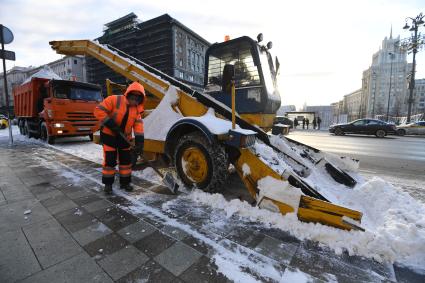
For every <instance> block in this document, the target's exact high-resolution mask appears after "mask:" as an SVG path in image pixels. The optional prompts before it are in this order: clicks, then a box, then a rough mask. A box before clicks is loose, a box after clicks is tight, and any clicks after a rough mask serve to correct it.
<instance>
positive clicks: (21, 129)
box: [18, 122, 25, 135]
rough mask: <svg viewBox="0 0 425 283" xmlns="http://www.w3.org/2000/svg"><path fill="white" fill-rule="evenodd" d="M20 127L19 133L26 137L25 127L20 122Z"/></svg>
mask: <svg viewBox="0 0 425 283" xmlns="http://www.w3.org/2000/svg"><path fill="white" fill-rule="evenodd" d="M18 127H19V133H20V134H21V135H25V130H24V126H23V125H22V122H18Z"/></svg>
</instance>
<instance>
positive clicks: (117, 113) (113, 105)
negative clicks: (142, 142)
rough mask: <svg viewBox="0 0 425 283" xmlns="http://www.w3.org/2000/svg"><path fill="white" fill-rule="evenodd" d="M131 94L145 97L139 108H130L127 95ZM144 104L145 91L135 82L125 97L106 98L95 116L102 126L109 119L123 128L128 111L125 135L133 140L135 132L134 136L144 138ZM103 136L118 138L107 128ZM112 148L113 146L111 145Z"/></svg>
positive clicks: (104, 127)
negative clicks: (132, 135)
mask: <svg viewBox="0 0 425 283" xmlns="http://www.w3.org/2000/svg"><path fill="white" fill-rule="evenodd" d="M130 92H134V93H138V94H139V95H143V100H142V102H141V103H140V104H139V105H137V107H130V106H129V105H128V101H127V95H128V94H129V93H130ZM144 102H145V89H144V88H143V86H142V85H141V84H140V83H138V82H134V83H132V84H131V85H130V86H129V87H128V88H127V90H126V91H125V93H124V95H111V96H108V97H107V98H105V100H103V101H102V102H101V103H100V104H99V105H98V106H96V108H95V110H94V115H95V116H96V118H97V119H98V120H99V121H101V124H102V125H104V123H105V122H106V121H107V120H108V119H113V120H114V122H115V123H116V124H117V125H118V126H121V124H122V121H123V118H124V116H125V113H126V111H127V109H128V119H127V123H126V124H125V127H124V131H123V132H124V134H125V135H126V136H127V138H128V139H130V138H131V132H132V131H134V135H135V136H136V137H137V136H143V134H144V129H143V120H142V116H141V114H142V113H143V111H144ZM102 134H104V135H108V136H113V137H115V136H116V134H115V133H114V132H113V131H112V130H111V129H109V128H108V127H107V126H103V128H102ZM105 144H106V143H105ZM111 146H113V145H112V144H111Z"/></svg>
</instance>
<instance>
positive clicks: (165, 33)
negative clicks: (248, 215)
mask: <svg viewBox="0 0 425 283" xmlns="http://www.w3.org/2000/svg"><path fill="white" fill-rule="evenodd" d="M97 40H98V41H99V43H101V44H108V45H111V46H113V47H115V48H117V49H119V50H121V51H123V52H125V53H127V54H129V55H131V56H132V57H135V58H137V59H139V60H141V61H143V62H145V63H147V64H149V65H150V66H152V67H154V68H157V69H159V70H160V71H162V72H164V73H166V74H168V75H170V76H173V77H174V78H176V79H179V80H181V81H182V82H184V83H187V84H189V85H191V86H193V87H195V88H202V87H203V80H204V64H205V62H204V58H205V52H206V49H207V48H208V46H209V45H210V44H209V42H208V41H206V40H205V39H203V38H202V37H201V36H199V35H198V34H196V33H195V32H193V31H192V30H191V29H189V28H188V27H186V26H185V25H183V24H181V23H180V22H178V21H177V20H175V19H174V18H172V17H170V16H169V15H168V14H164V15H162V16H159V17H157V18H154V19H151V20H148V21H144V22H141V21H140V20H139V19H138V18H137V16H136V15H135V14H134V13H130V14H128V15H126V16H124V17H122V18H119V19H117V20H115V21H112V22H110V23H107V24H105V27H104V34H103V35H102V36H101V37H99V38H97ZM87 72H88V81H89V82H91V83H96V84H100V85H104V83H105V80H106V79H110V80H112V81H114V82H117V83H126V79H125V78H124V77H123V76H121V75H118V74H117V73H115V72H114V71H113V70H111V69H110V68H109V67H107V66H106V65H104V64H103V63H101V62H99V61H97V60H96V59H94V58H90V57H89V58H87Z"/></svg>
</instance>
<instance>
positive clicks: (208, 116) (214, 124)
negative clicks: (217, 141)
mask: <svg viewBox="0 0 425 283" xmlns="http://www.w3.org/2000/svg"><path fill="white" fill-rule="evenodd" d="M186 119H190V120H196V121H199V122H200V123H201V124H203V125H205V126H207V127H208V129H209V130H210V132H211V133H213V134H215V135H221V134H227V133H228V132H229V130H231V129H232V122H231V121H229V120H225V119H221V118H218V117H216V116H215V111H214V109H213V108H209V109H208V111H207V113H205V115H203V116H200V117H185V118H182V119H180V120H186ZM235 131H236V132H239V133H241V134H245V135H250V134H255V132H254V131H251V130H245V129H241V128H240V127H239V126H238V125H236V128H235Z"/></svg>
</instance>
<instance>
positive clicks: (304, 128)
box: [303, 118, 305, 130]
mask: <svg viewBox="0 0 425 283" xmlns="http://www.w3.org/2000/svg"><path fill="white" fill-rule="evenodd" d="M304 129H305V118H303V130H304Z"/></svg>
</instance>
